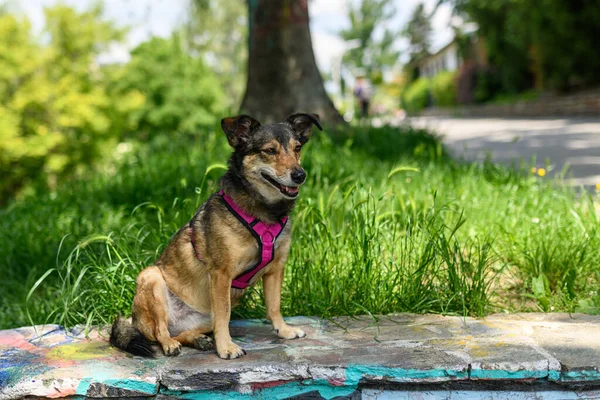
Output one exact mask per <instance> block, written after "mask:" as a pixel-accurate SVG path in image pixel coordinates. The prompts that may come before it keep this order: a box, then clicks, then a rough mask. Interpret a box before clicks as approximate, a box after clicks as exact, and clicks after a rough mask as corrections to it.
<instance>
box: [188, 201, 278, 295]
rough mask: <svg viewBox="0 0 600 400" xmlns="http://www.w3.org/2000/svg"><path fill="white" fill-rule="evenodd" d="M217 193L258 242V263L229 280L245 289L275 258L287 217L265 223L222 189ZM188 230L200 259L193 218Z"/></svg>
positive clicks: (236, 287) (197, 256)
mask: <svg viewBox="0 0 600 400" xmlns="http://www.w3.org/2000/svg"><path fill="white" fill-rule="evenodd" d="M218 195H219V198H220V199H221V200H222V201H223V204H225V206H226V207H227V209H228V210H229V212H231V213H232V214H233V216H234V217H236V218H237V219H238V220H239V221H240V222H241V223H242V225H244V226H245V227H246V229H248V232H250V233H251V234H252V236H254V238H255V239H256V242H257V243H258V250H259V253H260V259H259V261H258V263H256V264H255V265H253V266H251V267H250V268H248V269H247V270H246V271H244V272H242V273H241V274H240V275H238V276H237V277H236V278H235V279H234V280H233V281H232V282H231V287H232V288H235V289H245V288H247V287H248V285H249V284H250V280H251V279H252V278H253V277H254V275H256V274H257V273H258V272H259V271H260V270H262V269H263V268H264V267H266V266H267V265H268V264H269V263H270V262H271V261H273V259H274V258H275V241H276V240H277V238H278V237H279V235H281V232H283V228H285V224H286V223H287V220H288V217H287V216H285V217H283V218H281V219H280V220H279V221H278V222H276V223H274V224H267V223H264V222H262V221H261V220H259V219H258V218H254V217H253V216H251V215H250V214H248V213H247V212H245V211H244V210H243V209H242V208H241V207H240V206H239V205H238V204H237V203H236V202H235V201H233V199H232V198H231V197H229V196H228V195H227V194H225V192H224V191H223V190H220V191H219V193H218ZM189 232H190V239H191V243H192V247H193V249H194V254H195V255H196V258H198V259H199V260H201V259H202V255H201V254H200V253H199V252H198V249H197V248H196V244H195V241H194V224H193V220H192V221H190V228H189Z"/></svg>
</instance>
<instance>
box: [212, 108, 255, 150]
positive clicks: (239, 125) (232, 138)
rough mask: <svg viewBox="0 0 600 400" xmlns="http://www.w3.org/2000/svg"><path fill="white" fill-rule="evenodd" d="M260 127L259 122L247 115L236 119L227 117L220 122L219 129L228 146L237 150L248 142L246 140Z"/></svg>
mask: <svg viewBox="0 0 600 400" xmlns="http://www.w3.org/2000/svg"><path fill="white" fill-rule="evenodd" d="M259 127H260V122H258V121H257V120H255V119H254V118H252V117H249V116H248V115H238V116H237V117H228V118H223V119H222V120H221V128H222V129H223V132H225V135H227V141H228V142H229V145H230V146H231V147H233V148H234V149H237V148H239V147H240V146H242V145H243V144H245V143H246V142H247V141H248V138H249V137H250V135H251V134H252V132H254V131H255V130H257V129H258V128H259Z"/></svg>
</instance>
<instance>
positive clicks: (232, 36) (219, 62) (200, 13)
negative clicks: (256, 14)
mask: <svg viewBox="0 0 600 400" xmlns="http://www.w3.org/2000/svg"><path fill="white" fill-rule="evenodd" d="M247 12H248V10H247V8H246V7H245V6H244V1H243V0H233V1H231V0H230V1H219V0H191V16H190V18H189V20H188V22H187V24H186V27H185V28H186V29H184V30H183V33H185V34H186V36H187V39H188V46H189V51H190V52H191V53H192V54H194V55H198V56H200V57H201V58H202V60H203V61H204V63H205V64H206V66H207V67H209V68H210V69H211V70H213V71H214V72H216V76H214V77H213V79H216V81H217V82H218V83H219V84H220V86H221V87H222V88H223V91H224V92H225V94H226V98H225V104H226V106H227V107H228V108H231V109H234V108H238V107H239V105H240V103H241V101H242V95H243V94H244V83H245V79H244V78H245V75H246V66H247V62H248V46H247V41H248V24H247V21H248V16H247Z"/></svg>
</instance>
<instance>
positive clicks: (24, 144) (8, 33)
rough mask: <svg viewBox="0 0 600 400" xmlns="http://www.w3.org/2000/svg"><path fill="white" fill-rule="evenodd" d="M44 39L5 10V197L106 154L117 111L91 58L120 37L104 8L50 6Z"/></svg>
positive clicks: (1, 185) (1, 54)
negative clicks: (105, 16)
mask: <svg viewBox="0 0 600 400" xmlns="http://www.w3.org/2000/svg"><path fill="white" fill-rule="evenodd" d="M45 14H46V21H47V26H46V29H45V30H44V40H43V41H41V40H38V39H36V38H35V37H34V36H33V34H32V32H31V26H30V24H29V22H28V21H27V20H25V19H24V18H18V17H15V16H13V15H10V14H3V15H0V99H1V100H2V101H1V102H0V175H2V177H3V178H2V180H1V181H0V203H2V202H4V201H6V199H7V198H8V197H9V196H11V195H13V194H14V193H15V192H17V191H18V190H19V189H21V188H23V187H24V186H25V185H26V184H27V183H28V182H32V181H34V182H35V181H41V182H44V183H45V184H48V185H50V186H53V185H54V184H55V182H56V181H57V180H58V179H60V178H62V177H64V176H66V175H72V174H73V173H74V172H75V173H77V172H83V171H84V170H85V166H87V165H89V164H90V163H93V162H94V160H97V159H99V158H101V155H102V153H103V150H104V148H106V146H108V145H109V144H110V143H111V141H113V140H114V138H115V136H116V135H117V134H118V133H117V132H115V129H114V126H113V124H112V119H111V115H116V114H119V111H118V110H116V109H115V108H114V105H113V102H112V101H111V99H110V97H109V95H108V94H107V92H106V89H105V85H104V82H103V75H102V71H101V70H99V69H98V66H97V65H96V64H95V63H94V58H95V56H97V55H98V54H99V53H100V52H101V51H103V50H105V49H106V48H107V46H108V45H109V44H110V43H112V42H114V41H118V40H121V39H122V35H123V31H121V30H118V29H115V28H114V27H113V26H112V25H111V24H110V23H107V22H104V21H101V20H100V15H101V9H100V8H94V9H92V10H89V11H86V12H83V13H76V12H75V11H74V10H72V9H70V8H68V7H64V6H56V7H52V8H48V9H46V10H45Z"/></svg>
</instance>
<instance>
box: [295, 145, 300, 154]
mask: <svg viewBox="0 0 600 400" xmlns="http://www.w3.org/2000/svg"><path fill="white" fill-rule="evenodd" d="M300 150H302V146H300V145H298V146H296V147H295V148H294V151H295V152H296V153H300Z"/></svg>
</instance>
